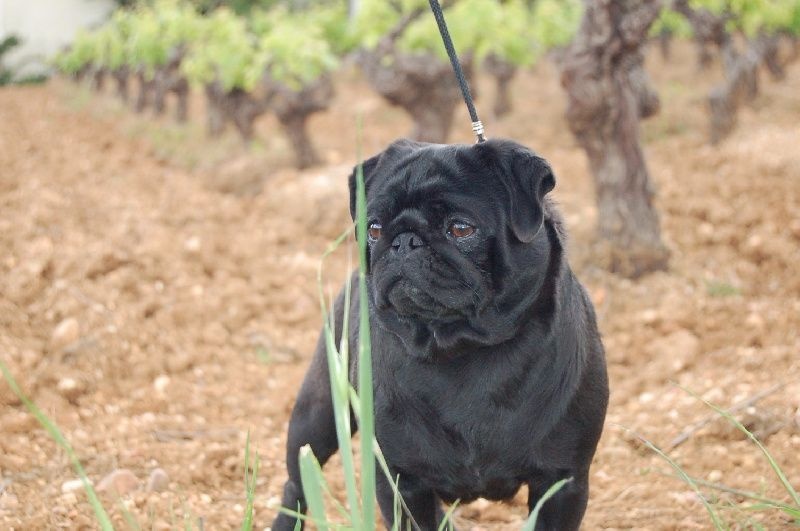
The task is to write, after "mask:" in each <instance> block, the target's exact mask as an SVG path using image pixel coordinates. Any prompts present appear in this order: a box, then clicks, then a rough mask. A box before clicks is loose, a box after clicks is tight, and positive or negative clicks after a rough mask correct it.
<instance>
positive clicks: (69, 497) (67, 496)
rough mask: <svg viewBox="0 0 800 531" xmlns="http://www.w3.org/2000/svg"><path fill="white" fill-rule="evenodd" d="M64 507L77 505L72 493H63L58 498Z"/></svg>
mask: <svg viewBox="0 0 800 531" xmlns="http://www.w3.org/2000/svg"><path fill="white" fill-rule="evenodd" d="M58 499H59V500H60V501H61V502H62V503H64V505H75V504H76V503H78V497H77V496H76V495H75V493H74V492H65V493H64V494H62V495H61V496H60V497H59V498H58Z"/></svg>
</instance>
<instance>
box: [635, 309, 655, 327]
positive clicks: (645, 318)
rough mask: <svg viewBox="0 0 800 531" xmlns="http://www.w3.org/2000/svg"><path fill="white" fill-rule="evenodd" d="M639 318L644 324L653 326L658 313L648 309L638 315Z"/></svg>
mask: <svg viewBox="0 0 800 531" xmlns="http://www.w3.org/2000/svg"><path fill="white" fill-rule="evenodd" d="M639 317H640V318H641V320H642V322H643V323H644V324H654V323H655V322H656V321H658V318H659V315H658V312H657V311H656V310H654V309H653V308H650V309H647V310H644V311H643V312H642V313H641V314H640V315H639Z"/></svg>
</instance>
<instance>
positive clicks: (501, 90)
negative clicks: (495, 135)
mask: <svg viewBox="0 0 800 531" xmlns="http://www.w3.org/2000/svg"><path fill="white" fill-rule="evenodd" d="M483 65H484V67H486V71H487V72H489V75H491V76H492V77H493V78H494V80H495V86H496V87H497V93H496V94H495V99H494V106H493V108H492V110H493V111H494V115H495V116H496V117H498V118H501V117H503V116H505V115H506V114H508V113H510V112H511V109H512V107H513V104H512V102H511V81H512V80H513V79H514V76H515V75H517V67H516V66H515V65H514V64H513V63H510V62H508V61H506V60H504V59H501V58H500V57H498V56H496V55H494V54H489V55H487V56H486V59H485V61H484V63H483Z"/></svg>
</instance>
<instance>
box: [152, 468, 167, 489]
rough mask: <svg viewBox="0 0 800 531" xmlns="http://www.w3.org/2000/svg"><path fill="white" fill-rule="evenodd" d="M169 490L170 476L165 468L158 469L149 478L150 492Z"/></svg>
mask: <svg viewBox="0 0 800 531" xmlns="http://www.w3.org/2000/svg"><path fill="white" fill-rule="evenodd" d="M167 488H169V475H167V472H166V471H165V470H164V469H163V468H156V469H155V470H153V471H152V472H150V477H149V478H147V491H148V492H164V491H165V490H167Z"/></svg>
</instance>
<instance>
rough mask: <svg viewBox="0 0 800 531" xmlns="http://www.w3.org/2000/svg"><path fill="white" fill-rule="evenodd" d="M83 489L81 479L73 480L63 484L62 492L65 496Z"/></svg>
mask: <svg viewBox="0 0 800 531" xmlns="http://www.w3.org/2000/svg"><path fill="white" fill-rule="evenodd" d="M91 483H92V481H91V480H89V484H91ZM82 488H83V481H81V480H80V479H71V480H69V481H65V482H64V483H62V484H61V492H63V493H65V494H66V493H67V492H75V491H76V490H81V489H82Z"/></svg>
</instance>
